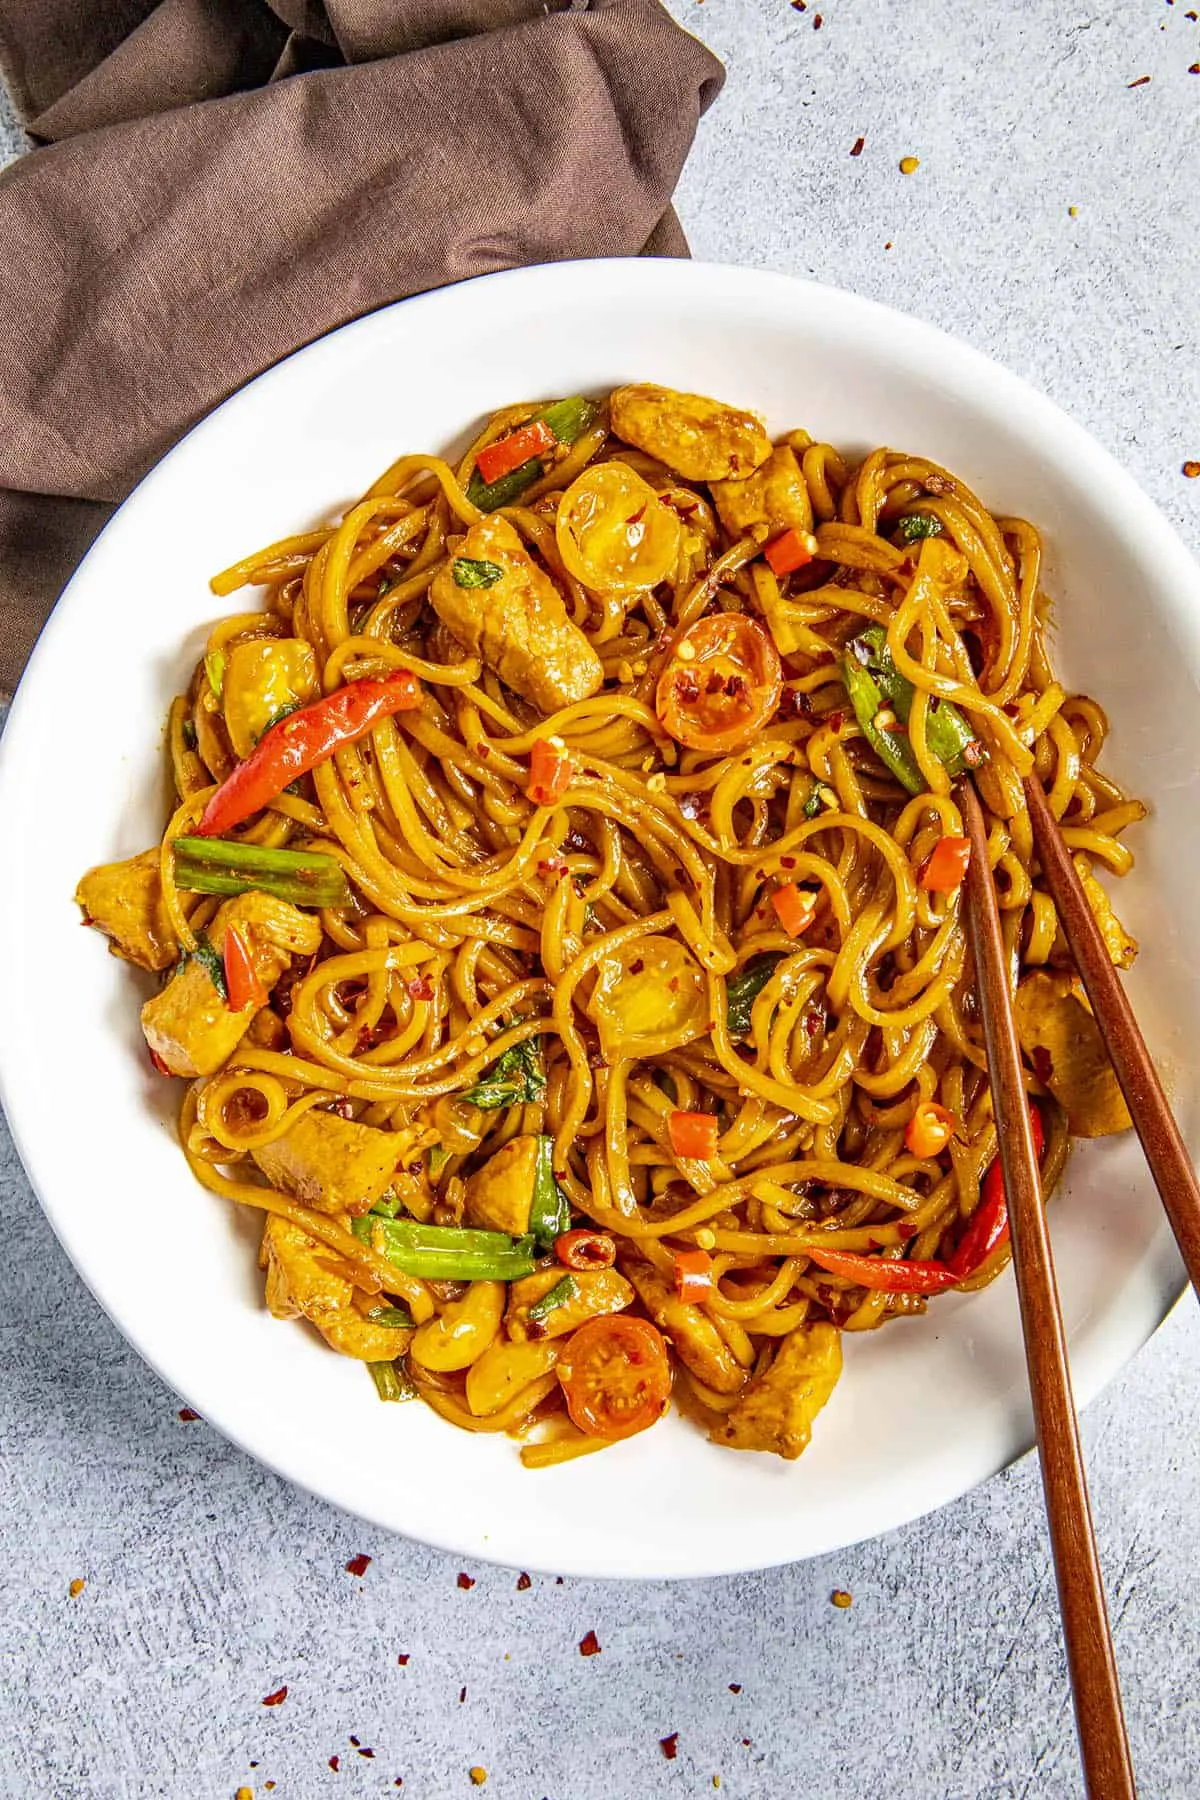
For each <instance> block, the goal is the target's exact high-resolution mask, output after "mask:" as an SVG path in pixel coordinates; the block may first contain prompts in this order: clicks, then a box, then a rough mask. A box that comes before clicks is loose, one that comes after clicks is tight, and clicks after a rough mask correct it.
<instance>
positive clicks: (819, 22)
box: [813, 13, 825, 31]
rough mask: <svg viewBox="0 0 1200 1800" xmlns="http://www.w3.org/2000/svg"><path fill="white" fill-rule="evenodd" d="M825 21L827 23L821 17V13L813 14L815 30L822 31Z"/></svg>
mask: <svg viewBox="0 0 1200 1800" xmlns="http://www.w3.org/2000/svg"><path fill="white" fill-rule="evenodd" d="M824 23H825V21H824V19H823V18H822V17H821V15H820V13H814V14H813V30H814V31H820V29H821V27H822V25H823V24H824Z"/></svg>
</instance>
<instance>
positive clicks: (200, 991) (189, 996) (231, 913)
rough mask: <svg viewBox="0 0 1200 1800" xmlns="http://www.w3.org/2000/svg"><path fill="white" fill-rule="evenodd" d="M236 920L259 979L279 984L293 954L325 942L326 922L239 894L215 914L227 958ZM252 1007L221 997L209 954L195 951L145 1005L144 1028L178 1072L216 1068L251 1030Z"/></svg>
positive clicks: (216, 947) (217, 948)
mask: <svg viewBox="0 0 1200 1800" xmlns="http://www.w3.org/2000/svg"><path fill="white" fill-rule="evenodd" d="M230 926H236V927H237V929H238V931H239V932H240V933H241V936H242V938H243V940H244V942H245V944H246V948H247V949H248V950H249V951H250V956H251V960H252V962H253V963H254V967H255V970H256V972H257V974H258V978H259V980H260V981H261V982H262V983H263V986H264V987H266V988H267V989H268V991H269V990H270V989H271V988H273V987H274V985H275V983H276V982H277V981H278V980H279V977H280V976H281V975H282V974H283V971H284V970H285V969H286V968H287V966H288V963H289V961H290V959H291V957H293V956H313V955H314V954H315V953H316V951H317V950H318V949H319V948H320V945H321V921H320V920H319V919H317V918H314V917H313V916H312V914H310V913H304V912H301V911H300V909H299V907H296V906H292V905H291V904H290V903H289V902H288V901H286V900H276V899H274V898H273V897H272V896H271V895H270V894H258V893H254V894H238V895H237V896H236V898H235V899H232V900H226V901H225V903H224V905H223V906H222V907H220V909H219V910H218V912H217V913H216V916H215V917H214V919H213V922H212V927H211V929H210V931H209V934H208V941H209V944H210V945H211V947H212V950H213V953H214V954H215V955H216V956H217V957H218V958H220V957H222V956H223V953H224V948H225V933H226V931H227V930H228V929H229V927H230ZM253 1018H254V1012H253V1010H252V1009H251V1008H250V1007H248V1006H247V1007H245V1008H244V1009H243V1010H242V1011H241V1012H234V1011H233V1010H232V1009H231V1008H230V1006H229V1004H228V1002H227V1001H226V1000H224V999H223V998H222V997H221V994H220V993H219V992H218V990H217V987H216V985H215V983H214V982H213V979H212V976H211V975H210V974H209V972H208V969H207V968H206V967H205V966H204V961H203V960H202V959H200V958H198V957H196V956H189V957H188V958H187V959H186V960H185V961H184V963H183V964H182V966H181V967H180V968H179V969H178V970H177V971H176V973H175V974H174V975H172V977H171V979H170V981H168V983H167V985H166V987H164V988H163V989H162V991H161V992H160V993H157V994H155V995H154V997H153V999H150V1000H147V1002H146V1004H145V1006H143V1008H142V1032H143V1034H144V1036H145V1039H146V1042H147V1043H148V1044H149V1046H150V1049H151V1050H152V1052H153V1053H154V1055H155V1056H156V1057H157V1058H158V1059H159V1061H160V1062H161V1063H163V1064H164V1065H165V1066H166V1068H167V1069H168V1070H169V1071H170V1073H171V1074H172V1075H187V1076H192V1075H211V1074H212V1073H213V1071H214V1070H215V1069H219V1068H220V1067H221V1064H222V1063H224V1062H227V1061H228V1059H229V1058H230V1057H231V1056H232V1055H233V1052H234V1051H235V1050H236V1049H237V1047H238V1045H239V1044H240V1043H241V1041H242V1038H243V1037H244V1036H245V1034H246V1032H247V1030H248V1029H249V1026H250V1022H251V1020H252V1019H253Z"/></svg>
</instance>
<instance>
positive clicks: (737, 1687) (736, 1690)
mask: <svg viewBox="0 0 1200 1800" xmlns="http://www.w3.org/2000/svg"><path fill="white" fill-rule="evenodd" d="M729 1691H730V1693H731V1694H740V1693H741V1691H742V1684H741V1682H740V1681H731V1682H730V1684H729Z"/></svg>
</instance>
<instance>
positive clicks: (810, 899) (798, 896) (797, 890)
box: [771, 881, 818, 937]
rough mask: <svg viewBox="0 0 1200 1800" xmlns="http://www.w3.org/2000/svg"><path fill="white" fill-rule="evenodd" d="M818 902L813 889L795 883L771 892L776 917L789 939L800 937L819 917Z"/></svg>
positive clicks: (789, 883) (790, 882)
mask: <svg viewBox="0 0 1200 1800" xmlns="http://www.w3.org/2000/svg"><path fill="white" fill-rule="evenodd" d="M817 900H818V896H817V895H816V894H815V893H813V892H812V890H811V889H809V888H802V887H797V886H796V883H795V882H794V881H789V882H788V883H787V885H786V886H785V887H777V888H773V889H772V891H771V905H772V906H773V907H774V909H775V917H776V918H777V919H778V920H779V923H780V924H781V925H782V926H783V929H784V930H785V931H786V932H787V934H788V936H789V937H799V936H800V934H801V932H802V931H807V930H808V928H809V926H810V925H811V924H812V922H813V920H814V919H815V918H816V916H817Z"/></svg>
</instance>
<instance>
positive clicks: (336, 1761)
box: [329, 1756, 342, 1775]
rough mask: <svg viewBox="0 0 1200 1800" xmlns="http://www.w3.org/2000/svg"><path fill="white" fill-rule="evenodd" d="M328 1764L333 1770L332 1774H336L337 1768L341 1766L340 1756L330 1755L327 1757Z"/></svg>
mask: <svg viewBox="0 0 1200 1800" xmlns="http://www.w3.org/2000/svg"><path fill="white" fill-rule="evenodd" d="M329 1766H330V1768H331V1769H332V1770H333V1772H334V1774H335V1775H336V1774H337V1772H338V1770H339V1769H340V1768H341V1766H342V1759H341V1757H340V1756H331V1757H330V1759H329Z"/></svg>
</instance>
